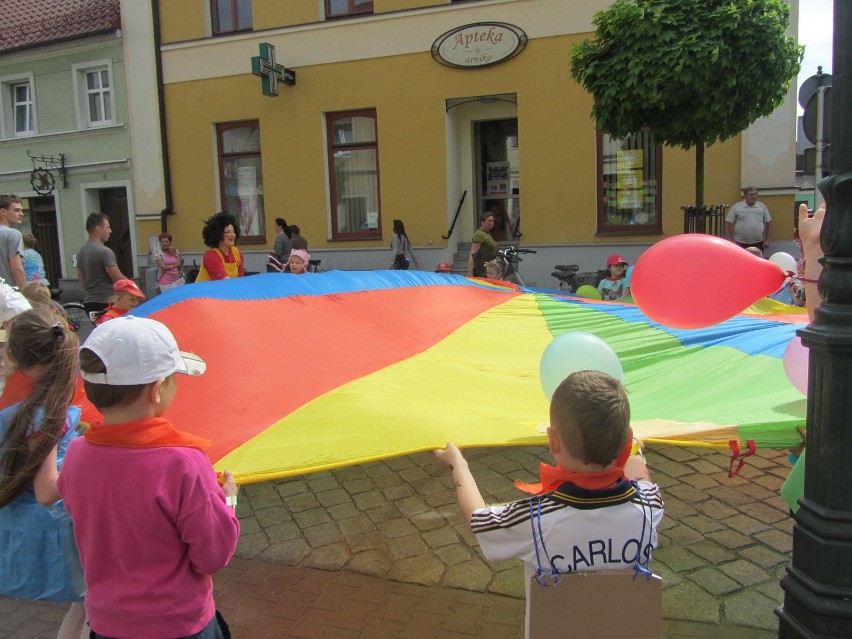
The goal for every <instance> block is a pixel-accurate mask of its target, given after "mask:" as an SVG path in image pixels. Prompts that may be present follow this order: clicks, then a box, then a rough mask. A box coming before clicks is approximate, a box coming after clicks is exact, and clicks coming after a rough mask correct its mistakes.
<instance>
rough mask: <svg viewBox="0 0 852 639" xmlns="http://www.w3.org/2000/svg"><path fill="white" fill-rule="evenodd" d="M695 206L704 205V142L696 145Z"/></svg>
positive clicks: (700, 206)
mask: <svg viewBox="0 0 852 639" xmlns="http://www.w3.org/2000/svg"><path fill="white" fill-rule="evenodd" d="M695 206H696V207H697V208H699V209H701V208H703V207H704V142H698V144H696V145H695Z"/></svg>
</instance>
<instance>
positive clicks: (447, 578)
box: [441, 557, 494, 592]
mask: <svg viewBox="0 0 852 639" xmlns="http://www.w3.org/2000/svg"><path fill="white" fill-rule="evenodd" d="M493 574H494V573H493V572H492V571H491V568H489V567H488V565H487V564H485V563H484V562H483V561H482V560H480V559H479V558H478V557H474V558H472V559H471V560H470V561H466V562H464V563H462V564H457V565H455V566H449V567H448V568H447V569H446V571H445V572H444V577H443V579H442V580H441V584H442V585H444V586H449V587H450V588H463V589H464V590H478V591H480V592H484V591H485V589H486V587H487V586H488V584H489V582H490V581H491V578H492V577H493Z"/></svg>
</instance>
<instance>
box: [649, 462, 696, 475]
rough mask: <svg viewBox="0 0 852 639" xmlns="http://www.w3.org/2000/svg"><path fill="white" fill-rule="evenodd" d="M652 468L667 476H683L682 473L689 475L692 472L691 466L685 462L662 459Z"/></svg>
mask: <svg viewBox="0 0 852 639" xmlns="http://www.w3.org/2000/svg"><path fill="white" fill-rule="evenodd" d="M654 468H655V470H658V471H659V472H661V473H665V474H666V475H668V476H669V477H683V476H684V475H689V474H690V473H691V472H692V468H690V467H689V466H687V465H686V464H681V463H680V462H674V461H662V462H660V463H659V464H657V465H656V466H655V467H654Z"/></svg>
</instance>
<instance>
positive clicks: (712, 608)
mask: <svg viewBox="0 0 852 639" xmlns="http://www.w3.org/2000/svg"><path fill="white" fill-rule="evenodd" d="M663 617H664V618H666V619H681V620H684V621H699V622H704V623H713V624H718V623H719V621H720V614H719V601H718V600H717V599H716V597H714V596H713V595H711V594H710V593H708V592H707V591H706V590H704V589H703V588H701V587H699V586H697V585H695V583H694V582H692V581H690V580H688V579H687V580H684V581H682V582H681V583H679V584H677V585H675V586H672V587H671V588H666V589H664V590H663Z"/></svg>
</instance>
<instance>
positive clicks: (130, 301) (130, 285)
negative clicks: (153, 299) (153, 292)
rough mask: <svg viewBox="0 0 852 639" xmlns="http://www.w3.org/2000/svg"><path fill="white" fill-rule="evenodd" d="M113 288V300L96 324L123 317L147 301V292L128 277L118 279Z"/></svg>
mask: <svg viewBox="0 0 852 639" xmlns="http://www.w3.org/2000/svg"><path fill="white" fill-rule="evenodd" d="M112 290H113V291H114V295H113V296H112V300H111V301H110V303H109V306H107V308H106V310H105V311H104V312H103V314H102V315H101V316H100V317H99V318H98V320H97V322H95V324H103V323H104V322H106V321H107V320H111V319H115V318H116V317H121V316H122V315H125V314H127V312H128V311H132V310H133V309H134V308H136V307H137V306H139V305H140V304H141V303H142V302H144V301H145V294H144V293H143V292H142V291H140V290H139V287H138V286H136V283H135V282H134V281H133V280H129V279H126V278H125V279H121V280H117V281H116V282H115V284H113V287H112Z"/></svg>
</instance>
